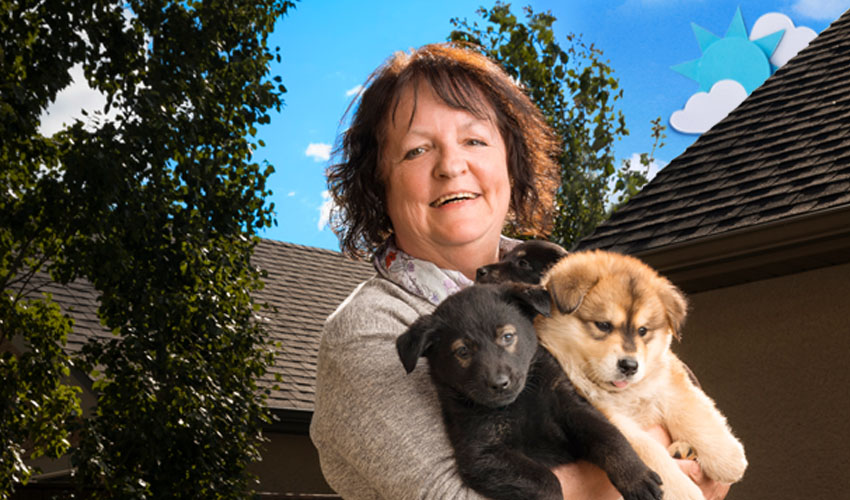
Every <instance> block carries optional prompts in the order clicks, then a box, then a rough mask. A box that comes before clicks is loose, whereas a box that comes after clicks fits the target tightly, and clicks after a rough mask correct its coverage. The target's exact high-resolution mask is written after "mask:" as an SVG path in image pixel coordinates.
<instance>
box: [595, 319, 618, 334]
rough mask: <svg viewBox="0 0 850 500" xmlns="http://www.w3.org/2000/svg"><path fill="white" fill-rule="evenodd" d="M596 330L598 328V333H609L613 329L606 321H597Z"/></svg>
mask: <svg viewBox="0 0 850 500" xmlns="http://www.w3.org/2000/svg"><path fill="white" fill-rule="evenodd" d="M596 328H599V331H601V332H603V333H611V331H612V330H613V329H614V327H613V326H611V323H609V322H607V321H597V322H596Z"/></svg>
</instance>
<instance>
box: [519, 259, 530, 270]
mask: <svg viewBox="0 0 850 500" xmlns="http://www.w3.org/2000/svg"><path fill="white" fill-rule="evenodd" d="M516 265H517V267H519V268H520V269H523V270H526V271H530V270H531V264H530V263H529V262H528V261H527V260H525V259H519V260H518V261H517V263H516Z"/></svg>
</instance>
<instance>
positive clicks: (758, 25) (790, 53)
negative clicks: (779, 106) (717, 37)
mask: <svg viewBox="0 0 850 500" xmlns="http://www.w3.org/2000/svg"><path fill="white" fill-rule="evenodd" d="M848 3H850V0H848ZM779 30H785V33H784V34H783V35H782V39H781V40H780V42H779V45H777V46H776V50H775V51H774V52H773V55H771V56H770V63H771V64H773V65H774V66H777V67H779V66H783V65H784V64H785V63H787V62H788V60H789V59H791V58H792V57H794V56H795V55H797V52H800V51H801V50H802V49H803V48H804V47H806V45H808V44H809V42H811V41H812V40H814V39H815V37H816V36H818V34H817V33H816V32H815V30H813V29H811V28H809V27H806V26H799V27H795V26H794V22H793V21H792V20H791V18H790V17H788V16H786V15H785V14H780V13H778V12H771V13H769V14H765V15H763V16H761V17H760V18H758V20H757V21H756V22H755V24H753V29H752V31H751V32H750V40H757V39H759V38H761V37H763V36H767V35H770V34H771V33H776V32H777V31H779Z"/></svg>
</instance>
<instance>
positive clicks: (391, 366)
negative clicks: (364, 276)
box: [310, 290, 480, 500]
mask: <svg viewBox="0 0 850 500" xmlns="http://www.w3.org/2000/svg"><path fill="white" fill-rule="evenodd" d="M372 292H374V290H373V291H372ZM367 298H368V296H367ZM372 299H373V300H364V298H363V297H360V298H355V299H354V300H352V301H351V303H349V304H348V306H347V307H345V308H344V310H342V311H341V312H340V313H339V314H337V315H335V316H334V317H332V318H331V320H329V322H328V325H327V326H326V328H325V332H324V334H323V338H322V342H321V346H320V350H319V366H318V373H317V386H316V407H315V413H314V416H313V422H312V425H311V429H310V433H311V437H312V439H313V442H314V443H315V445H316V448H317V449H318V451H319V456H320V460H321V463H322V469H323V472H324V474H325V477H326V479H327V480H328V483H329V484H330V485H331V487H333V488H334V489H335V490H336V491H337V493H339V494H340V495H341V496H342V497H344V498H346V500H349V499H351V500H356V499H358V498H385V499H393V500H394V499H408V498H409V499H413V498H416V499H419V498H427V499H437V498H457V499H473V498H475V499H477V498H480V497H479V496H478V495H476V494H475V493H474V492H473V491H471V490H469V489H468V488H467V487H466V486H464V484H463V482H462V481H461V479H460V476H459V475H458V473H457V469H456V466H455V462H454V458H453V452H452V449H451V446H450V444H449V441H448V437H447V435H446V432H445V430H444V425H443V421H442V415H441V413H440V408H439V402H438V400H437V397H436V391H435V390H434V388H433V384H432V382H431V380H430V376H429V374H428V370H427V368H426V366H425V365H422V366H420V367H419V368H417V369H416V370H415V371H414V372H413V373H411V374H409V375H407V374H406V373H405V370H404V368H403V366H402V364H401V362H400V361H399V359H398V354H397V353H396V349H395V339H396V337H397V336H398V335H399V334H400V333H401V332H403V331H404V329H405V328H406V324H407V323H408V322H412V321H413V320H414V319H415V318H416V317H418V315H420V314H422V313H423V312H425V311H414V310H413V309H412V308H411V306H410V305H406V306H405V304H403V303H402V304H399V303H398V302H399V301H398V298H396V297H392V296H385V295H379V296H378V295H374V294H373V295H372ZM374 302H379V303H378V304H375V303H374Z"/></svg>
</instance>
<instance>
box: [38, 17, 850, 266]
mask: <svg viewBox="0 0 850 500" xmlns="http://www.w3.org/2000/svg"><path fill="white" fill-rule="evenodd" d="M482 5H483V6H486V7H488V8H489V7H492V5H493V4H492V0H491V1H490V2H484V1H482V0H410V1H403V0H361V1H359V2H352V1H350V0H303V1H299V2H298V3H297V4H296V8H295V9H292V10H291V11H290V12H289V14H288V15H287V16H286V17H284V18H282V19H281V20H280V21H279V22H278V24H277V25H276V27H275V31H274V34H273V36H272V37H271V40H270V42H269V43H270V46H271V47H275V46H279V47H280V48H281V57H282V61H281V62H280V63H276V64H274V65H273V66H272V68H271V73H272V75H279V76H281V77H282V79H283V83H284V85H285V86H286V87H287V89H288V92H287V93H286V94H284V99H285V105H284V107H283V108H282V109H281V112H280V113H274V114H273V115H272V119H271V123H270V124H269V125H266V126H264V127H262V128H260V129H259V138H260V139H262V140H263V141H264V142H265V144H266V147H264V148H261V149H259V150H257V151H256V152H255V158H254V159H255V160H256V161H259V162H262V161H268V162H269V163H271V164H272V165H274V167H275V169H276V172H275V173H274V174H273V175H272V176H271V178H270V179H269V187H270V188H271V189H272V191H273V195H272V196H271V197H270V198H269V199H268V200H267V201H268V202H269V203H274V206H275V211H276V214H277V225H276V226H275V227H272V228H270V229H268V230H266V231H264V232H263V233H262V234H261V236H263V237H266V238H270V239H275V240H281V241H287V242H292V243H297V244H301V245H309V246H316V247H322V248H328V249H332V250H337V249H338V248H339V245H338V241H337V239H336V236H335V235H334V234H333V233H332V232H331V231H330V229H329V228H328V227H327V225H326V224H325V223H324V222H325V217H326V213H327V208H328V200H327V193H326V188H327V186H326V182H325V176H324V172H325V168H326V167H327V164H328V161H327V160H328V153H329V152H330V150H331V148H332V145H333V144H334V143H335V142H336V138H337V135H338V134H339V133H340V132H341V131H342V125H341V120H342V118H343V115H344V114H345V111H346V109H347V108H348V106H349V104H350V103H351V101H352V99H353V98H354V96H355V94H356V92H357V90H358V88H359V86H360V85H361V84H362V83H363V82H364V81H365V80H366V78H367V77H368V76H369V74H370V73H371V72H372V71H373V70H374V69H375V68H376V67H377V66H378V65H380V64H381V63H382V62H383V61H384V60H385V59H386V58H387V57H389V56H390V55H391V54H392V53H393V52H395V51H399V50H409V49H411V48H415V47H419V46H421V45H424V44H426V43H433V42H442V41H445V40H446V38H447V36H448V34H449V33H450V32H451V29H452V26H451V23H450V22H449V21H450V19H452V18H454V17H458V18H466V19H468V20H470V21H480V20H481V19H480V16H479V15H478V14H476V10H477V9H478V8H479V7H480V6H482ZM523 5H530V6H531V7H532V8H533V9H534V11H535V12H542V11H547V10H548V11H551V12H552V14H554V15H555V17H556V18H557V21H556V22H555V24H554V26H553V28H554V30H555V34H556V36H557V38H558V40H559V41H560V42H561V44H562V46H564V47H566V45H567V43H568V42H567V40H566V36H567V35H568V34H570V33H575V34H580V35H581V36H582V37H583V39H584V41H585V42H587V43H592V44H594V45H595V46H596V47H597V48H599V49H601V50H602V51H603V53H604V58H605V59H607V60H608V61H609V64H610V66H611V67H612V68H613V69H614V75H615V77H616V78H618V79H619V82H620V86H621V88H622V89H623V92H624V97H623V99H621V100H620V101H619V109H620V110H621V111H622V112H623V113H624V115H625V117H626V124H627V126H628V128H629V130H630V132H631V134H630V135H629V136H627V137H625V138H624V139H622V140H620V141H619V142H618V143H617V144H616V146H615V153H616V155H617V158H618V164H619V163H621V161H622V160H628V159H630V158H632V157H633V156H634V155H636V154H639V153H642V152H647V151H649V150H650V148H651V146H652V140H651V137H650V121H651V120H653V119H655V118H657V117H661V118H662V122H663V123H664V124H666V125H668V129H667V131H666V134H667V139H666V146H665V147H664V148H662V149H661V150H660V151H658V152H657V153H656V159H657V164H656V165H654V169H655V170H657V169H658V168H663V166H664V165H666V164H667V163H669V162H670V160H672V159H673V158H675V157H676V156H678V155H679V154H680V153H682V152H683V151H684V150H685V149H686V148H687V147H688V146H689V145H690V144H692V143H693V141H694V140H696V138H697V137H698V134H699V133H700V132H701V131H704V130H707V128H709V127H710V125H711V124H712V123H716V121H717V120H719V119H720V118H722V117H723V116H725V113H728V111H725V110H726V109H727V108H728V109H732V108H733V107H734V106H735V105H737V104H738V103H740V101H741V100H743V99H744V98H745V97H746V91H745V89H744V86H748V87H752V86H753V78H755V79H756V81H760V80H758V79H759V78H761V79H763V78H764V77H765V75H766V74H769V70H765V69H764V68H765V67H771V66H770V64H769V63H768V61H770V63H775V64H776V65H781V64H782V62H781V61H784V60H787V57H789V56H790V55H793V54H794V53H796V51H797V50H799V47H800V46H801V44H802V45H805V43H807V42H808V40H811V38H813V37H814V36H816V33H820V32H821V31H823V29H825V28H826V27H827V26H828V25H829V24H830V23H831V22H832V21H834V20H835V19H837V18H838V17H839V16H840V15H841V14H842V13H843V12H844V11H846V10H847V9H848V8H850V0H737V1H733V0H541V1H530V2H527V3H514V4H513V9H512V11H513V12H514V13H515V14H516V15H522V8H521V7H522V6H523ZM739 9H740V13H741V14H740V17H738V15H737V12H738V11H739ZM692 23H694V24H696V25H698V26H699V28H696V30H695V29H694V28H692ZM779 28H783V29H785V31H783V34H782V35H780V36H781V39H780V38H776V37H773V38H771V36H770V35H771V34H773V33H775V32H776V31H777V30H778V29H779ZM730 33H731V34H730ZM789 33H793V36H791V35H789ZM736 34H737V35H736ZM736 36H738V37H739V38H736ZM765 36H766V38H765V40H768V39H770V40H773V43H772V44H769V43H767V42H764V43H763V45H771V47H770V50H774V48H775V50H774V52H773V53H772V54H768V53H766V52H765V51H767V50H768V49H767V48H762V49H754V48H753V47H755V46H756V45H757V42H758V41H759V40H760V39H762V37H765ZM762 41H763V40H762ZM777 44H778V45H777ZM759 50H761V51H763V52H765V53H764V54H763V53H762V52H759ZM743 54H747V55H748V56H747V57H744V55H743ZM768 57H770V59H769V60H768ZM683 63H689V64H684V66H681V65H682V64H683ZM673 66H677V67H678V70H673V69H672V67H673ZM765 71H767V73H765ZM71 73H72V77H73V78H74V83H73V84H72V85H71V86H69V87H68V88H66V89H64V90H63V91H62V92H60V94H59V95H58V96H57V99H56V101H55V102H54V103H53V104H52V105H51V106H50V107H49V108H48V109H47V111H46V112H45V114H44V116H43V117H42V125H41V132H42V133H43V134H45V135H49V134H52V133H53V132H55V131H57V130H59V129H60V128H61V127H62V124H63V123H70V122H71V121H72V120H73V119H74V118H78V119H83V120H84V121H85V120H86V118H84V117H82V115H81V112H80V109H81V108H82V109H87V110H89V111H91V110H94V109H98V108H101V109H102V108H103V106H104V104H105V99H104V98H103V96H102V95H100V94H98V93H97V92H96V91H94V90H92V89H91V88H89V87H88V85H87V84H86V83H85V78H84V77H83V75H82V70H81V68H80V67H79V66H78V67H74V68H72V70H71ZM113 112H114V110H113ZM715 115H716V116H715ZM671 125H672V126H671ZM677 130H682V131H685V132H688V133H681V132H679V131H677ZM651 173H652V172H651Z"/></svg>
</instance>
